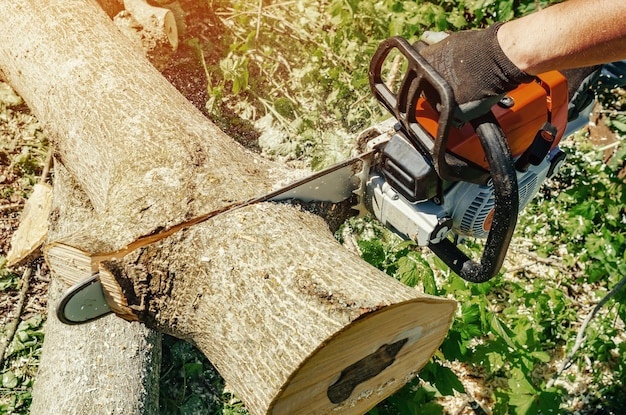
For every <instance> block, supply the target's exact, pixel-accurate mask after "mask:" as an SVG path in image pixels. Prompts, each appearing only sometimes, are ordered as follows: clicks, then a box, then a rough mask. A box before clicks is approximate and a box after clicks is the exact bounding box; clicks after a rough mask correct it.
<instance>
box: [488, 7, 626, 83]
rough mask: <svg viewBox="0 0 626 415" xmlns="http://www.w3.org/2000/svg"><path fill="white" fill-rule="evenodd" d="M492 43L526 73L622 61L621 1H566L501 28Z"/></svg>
mask: <svg viewBox="0 0 626 415" xmlns="http://www.w3.org/2000/svg"><path fill="white" fill-rule="evenodd" d="M498 42H499V43H500V46H501V47H502V50H503V51H504V53H505V54H506V55H507V56H508V58H509V59H510V60H511V61H512V62H513V63H514V64H516V65H517V66H518V67H519V68H520V69H521V70H523V71H525V72H526V73H528V74H531V75H536V74H539V73H541V72H546V71H549V70H553V69H568V68H577V67H583V66H590V65H596V64H600V63H607V62H614V61H618V60H622V59H626V2H625V1H623V0H569V1H566V2H564V3H560V4H557V5H554V6H552V7H548V8H546V9H544V10H542V11H540V12H537V13H534V14H531V15H528V16H526V17H522V18H520V19H517V20H513V21H511V22H508V23H506V24H504V25H503V26H502V27H501V28H500V30H499V31H498Z"/></svg>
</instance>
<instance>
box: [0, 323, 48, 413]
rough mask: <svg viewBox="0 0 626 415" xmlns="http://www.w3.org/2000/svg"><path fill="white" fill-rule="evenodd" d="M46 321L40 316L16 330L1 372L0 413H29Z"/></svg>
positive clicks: (22, 324) (21, 324)
mask: <svg viewBox="0 0 626 415" xmlns="http://www.w3.org/2000/svg"><path fill="white" fill-rule="evenodd" d="M43 321H44V317H43V316H42V315H40V314H36V315H34V316H32V317H30V318H29V319H27V320H25V321H22V322H21V323H20V324H19V325H18V327H17V329H16V331H15V335H14V336H13V341H12V342H11V344H10V345H9V347H8V349H7V352H6V354H5V356H6V360H5V361H4V363H3V366H2V369H1V371H0V413H11V414H27V413H28V412H29V411H28V408H29V406H30V402H31V400H32V396H31V389H32V386H33V381H34V379H35V375H36V373H37V366H38V362H39V359H40V358H41V346H42V343H43V332H42V330H41V329H42V326H43ZM3 331H4V330H2V332H1V333H0V334H4V333H3Z"/></svg>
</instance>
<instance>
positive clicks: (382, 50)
mask: <svg viewBox="0 0 626 415" xmlns="http://www.w3.org/2000/svg"><path fill="white" fill-rule="evenodd" d="M392 52H393V53H392ZM390 56H398V57H400V58H401V59H402V60H403V61H404V62H405V67H406V70H405V71H404V74H403V77H402V78H401V80H400V81H399V86H398V87H397V88H393V89H392V87H391V86H390V85H388V82H386V81H389V79H386V77H385V74H386V72H385V69H384V68H388V67H389V66H390V62H389V60H390V59H391V58H390ZM369 79H370V86H371V90H372V93H373V95H374V96H375V97H376V98H377V99H378V101H379V102H380V103H381V104H382V106H384V107H385V108H386V110H387V111H389V112H390V113H391V114H392V115H393V117H392V118H390V121H388V122H386V123H383V124H381V125H383V126H385V127H384V128H380V126H379V128H377V129H375V131H376V134H374V136H373V137H372V134H364V135H362V136H363V137H368V139H367V141H366V143H365V144H364V145H363V147H364V148H363V149H362V152H361V153H360V154H359V155H358V156H356V157H354V158H351V159H349V160H346V161H344V162H342V163H339V164H337V165H334V166H331V167H329V168H327V169H324V170H322V171H319V172H317V173H314V174H313V175H311V176H308V177H305V178H304V179H301V180H298V181H296V182H294V183H292V184H290V185H288V186H286V187H283V188H281V189H278V190H276V191H273V192H271V193H268V194H264V195H261V196H259V197H256V198H254V199H251V200H246V201H242V202H240V203H238V204H235V205H233V207H232V208H231V209H225V210H224V211H230V210H232V209H236V208H238V207H242V206H248V205H250V204H253V203H259V202H280V201H285V200H290V199H291V200H293V199H296V200H300V201H304V202H311V201H326V202H332V203H338V202H342V201H345V200H346V199H349V198H353V199H357V201H358V202H357V205H356V206H355V209H356V210H358V211H359V212H360V213H361V214H369V215H371V216H373V217H375V218H376V219H377V220H379V221H380V222H381V223H382V224H384V225H385V226H386V227H387V228H389V229H390V230H392V231H393V232H394V233H396V234H398V235H399V236H400V237H402V238H404V239H407V240H413V241H415V243H417V245H419V246H423V247H428V248H429V249H430V250H431V251H432V252H434V253H435V254H436V255H437V256H438V257H439V258H441V259H442V260H443V262H444V263H445V264H446V265H447V266H448V267H449V268H450V269H451V270H452V271H454V272H455V273H456V274H458V275H459V276H460V277H462V278H463V279H465V280H467V281H470V282H474V283H481V282H485V281H488V280H489V279H491V278H493V277H494V276H495V275H497V273H498V272H499V271H500V269H501V267H502V264H503V261H504V258H505V255H506V253H507V250H508V247H509V244H510V241H511V238H512V236H513V232H514V230H515V226H516V223H517V218H518V213H519V212H520V210H522V209H523V208H524V207H525V206H526V205H527V204H528V202H529V201H530V200H531V199H532V198H533V197H534V195H535V194H536V193H537V191H538V190H539V187H540V186H541V185H542V183H543V182H544V181H545V180H546V179H547V178H550V177H552V176H554V174H556V172H557V171H558V168H559V167H560V165H561V164H562V163H563V161H564V159H565V154H564V153H563V152H562V151H561V150H559V147H558V143H559V141H560V139H561V137H563V135H564V133H565V131H566V127H567V121H568V120H567V118H568V92H567V82H566V80H565V78H564V77H563V76H562V75H561V74H560V73H559V72H556V71H555V72H549V73H545V74H542V75H539V76H538V77H537V78H536V81H535V82H532V83H529V84H523V85H520V86H519V87H518V88H517V89H515V90H514V91H512V92H510V93H509V94H507V95H506V96H504V97H502V99H501V100H500V101H499V102H498V103H497V104H496V105H494V106H493V107H492V108H491V111H488V113H487V114H486V115H483V116H481V117H479V118H477V119H474V120H472V121H470V122H465V123H459V122H458V121H457V120H456V119H455V116H454V115H455V111H456V109H457V106H456V104H455V102H454V96H453V93H452V90H451V88H450V86H449V85H448V84H447V83H446V81H445V80H444V79H443V78H442V77H441V76H440V75H439V74H438V73H437V72H436V71H435V70H434V69H433V68H432V66H430V64H429V63H428V62H427V61H426V60H425V59H424V58H423V57H422V56H421V55H420V54H419V52H418V51H417V48H415V47H414V45H411V44H410V43H409V42H408V41H406V40H405V39H403V38H400V37H393V38H389V39H387V40H385V41H383V42H382V43H381V44H380V46H379V47H378V49H377V51H376V52H375V54H374V55H373V57H372V60H371V63H370V68H369ZM387 126H388V128H387ZM467 237H474V238H483V239H486V241H485V243H484V249H483V252H482V255H481V257H480V259H478V260H472V259H470V258H469V257H468V256H467V255H466V254H465V253H463V252H462V250H461V249H459V246H458V244H459V243H460V240H461V239H463V238H467ZM109 312H111V309H110V308H109V306H108V305H107V303H106V300H105V298H104V295H103V291H102V286H101V285H100V282H99V279H98V275H97V274H95V275H93V276H92V277H91V278H89V279H88V280H86V281H84V282H82V283H80V284H77V285H76V286H74V287H72V288H70V289H69V290H68V292H67V293H66V294H65V295H64V297H63V298H62V300H61V302H60V304H59V306H58V311H57V316H58V317H59V319H60V320H61V321H63V322H64V323H67V324H79V323H84V322H87V321H91V320H93V319H95V318H98V317H101V316H102V315H105V314H108V313H109Z"/></svg>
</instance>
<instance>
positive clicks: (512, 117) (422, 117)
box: [416, 71, 568, 169]
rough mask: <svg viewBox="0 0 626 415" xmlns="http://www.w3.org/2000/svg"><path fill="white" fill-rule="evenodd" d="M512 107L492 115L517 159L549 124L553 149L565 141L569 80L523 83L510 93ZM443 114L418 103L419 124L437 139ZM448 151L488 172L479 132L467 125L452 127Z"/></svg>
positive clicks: (550, 75)
mask: <svg viewBox="0 0 626 415" xmlns="http://www.w3.org/2000/svg"><path fill="white" fill-rule="evenodd" d="M507 97H508V99H507V101H508V102H510V103H511V104H512V105H509V106H507V107H505V106H504V105H502V104H496V105H494V106H493V107H492V112H493V113H494V115H495V116H496V118H497V119H498V122H499V124H500V127H501V128H502V131H503V132H504V135H505V137H506V138H507V140H508V144H509V147H510V149H511V154H512V155H513V158H517V157H519V156H520V155H521V154H522V153H523V152H524V151H525V150H526V149H527V148H528V147H529V146H530V145H531V144H532V142H533V140H534V138H535V136H536V134H537V132H538V131H539V130H540V129H541V127H542V126H543V125H544V123H546V122H550V123H551V124H552V125H554V126H555V127H556V128H557V136H556V137H555V139H554V142H553V144H552V148H554V147H555V146H556V145H557V144H558V143H559V141H560V140H561V138H562V136H563V133H564V131H565V127H566V126H567V109H568V108H567V104H568V92H567V81H566V80H565V77H564V76H563V75H562V74H561V73H560V72H557V71H552V72H547V73H544V74H541V75H539V76H538V77H537V81H535V82H531V83H528V84H521V85H520V86H519V87H517V88H516V89H515V90H513V91H511V92H510V93H508V94H507ZM438 118H439V114H438V113H437V112H436V111H435V110H433V109H432V107H431V106H430V104H428V103H427V102H426V100H425V99H423V98H420V99H419V100H418V103H417V111H416V119H417V122H418V123H419V124H420V125H421V126H422V127H423V128H425V129H426V131H428V132H429V133H430V134H431V135H432V136H433V137H436V136H437V127H438V124H437V123H438ZM447 150H448V151H449V152H451V153H453V154H454V155H456V156H457V157H459V158H462V159H464V160H467V161H469V162H471V163H473V164H475V165H477V166H480V167H482V168H484V169H488V165H487V161H486V159H485V152H484V151H483V148H482V145H481V144H480V141H479V139H478V137H477V136H476V132H475V131H474V129H473V128H472V126H471V125H470V124H469V123H467V124H464V125H463V126H462V127H460V128H454V127H451V128H450V133H449V138H448V146H447Z"/></svg>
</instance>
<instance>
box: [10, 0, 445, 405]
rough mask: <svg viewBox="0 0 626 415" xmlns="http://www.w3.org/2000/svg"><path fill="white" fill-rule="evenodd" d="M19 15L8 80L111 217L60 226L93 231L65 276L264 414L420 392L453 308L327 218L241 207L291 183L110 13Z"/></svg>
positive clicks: (13, 22)
mask: <svg viewBox="0 0 626 415" xmlns="http://www.w3.org/2000/svg"><path fill="white" fill-rule="evenodd" d="M3 6H4V9H6V12H5V16H4V19H3V20H2V22H0V30H2V32H3V33H8V36H7V37H8V39H6V40H5V41H4V42H3V43H2V44H1V45H0V67H1V68H2V71H3V72H4V74H5V76H6V78H7V80H8V81H9V83H11V84H12V85H13V87H14V88H15V89H16V90H17V91H18V92H19V93H20V94H21V95H22V96H23V97H24V100H25V101H26V102H27V103H28V104H29V106H30V107H31V109H32V110H33V112H34V113H35V114H36V115H37V116H38V118H39V120H40V121H42V122H43V124H44V125H45V127H46V128H47V129H48V132H49V133H50V135H51V137H53V140H52V141H53V145H54V146H55V156H56V157H57V160H59V162H60V163H62V165H63V166H64V168H65V169H67V171H68V173H69V174H70V175H71V177H72V178H73V179H74V180H75V181H76V182H77V183H78V185H79V186H80V188H81V189H82V190H83V191H84V192H85V195H86V196H87V197H88V199H89V201H90V203H91V205H92V206H93V210H94V213H93V215H92V216H91V217H90V219H89V220H87V221H82V220H80V219H79V220H76V219H75V218H72V217H61V216H59V217H55V220H57V221H66V222H68V223H73V224H75V225H76V226H77V228H76V229H75V230H74V231H73V232H71V233H68V234H65V235H63V236H59V238H58V239H57V240H55V241H53V242H51V243H49V244H48V245H47V247H46V259H47V260H48V262H49V264H50V266H51V268H52V269H53V270H54V272H55V273H56V274H57V275H59V276H60V277H61V278H62V279H63V280H64V281H65V282H66V283H68V284H73V283H76V282H78V281H80V280H82V279H84V278H86V277H88V276H90V275H91V274H92V273H93V272H99V273H100V278H101V280H102V281H103V284H104V285H105V289H106V291H107V295H108V298H109V301H110V302H111V303H112V305H113V306H114V309H115V310H116V313H118V315H120V316H123V317H124V318H126V319H135V320H139V321H141V322H143V323H145V324H146V325H147V326H148V327H152V328H156V329H158V330H160V331H164V332H167V333H169V334H172V335H174V336H177V337H180V338H183V339H186V340H189V341H190V342H192V343H194V344H195V345H196V346H197V347H198V348H199V349H200V350H202V352H203V353H205V354H206V355H207V357H208V358H209V359H210V360H211V361H212V363H214V364H215V366H216V367H217V368H218V370H219V371H220V373H221V374H222V376H223V377H224V378H225V380H226V382H227V383H228V384H229V385H230V387H231V388H232V389H233V390H235V391H236V392H237V393H238V394H239V396H240V398H241V399H242V400H243V401H244V402H245V403H246V406H247V408H248V409H249V410H250V412H251V413H253V414H261V413H281V414H295V413H307V414H311V413H330V412H331V411H335V410H343V411H344V412H345V413H363V412H365V411H366V410H367V409H369V408H370V407H372V406H374V405H375V404H376V403H377V402H379V401H380V400H382V399H384V398H385V397H386V396H388V395H389V394H391V393H392V392H394V391H395V390H397V389H398V388H400V387H401V386H402V385H403V384H405V383H406V382H407V381H408V380H410V379H411V378H412V377H413V376H415V375H416V374H417V372H418V371H419V369H420V368H421V367H422V366H423V365H424V364H425V363H426V361H427V360H428V359H429V358H430V357H431V356H432V354H433V353H434V351H435V350H436V348H437V347H438V345H439V344H440V342H441V341H442V339H443V337H444V336H445V334H446V332H447V330H448V327H449V325H450V323H451V320H452V316H453V314H454V310H455V304H454V302H452V301H449V300H446V299H441V298H433V297H427V296H424V295H421V294H420V293H418V292H416V291H415V290H413V289H410V288H408V287H406V286H404V285H402V284H400V283H399V282H397V281H396V280H394V279H392V278H390V277H388V276H387V275H385V274H384V273H382V272H380V271H378V270H376V269H374V268H373V267H371V266H369V265H367V264H366V263H365V262H363V261H362V260H361V259H360V258H358V257H356V256H354V255H353V254H352V253H350V252H348V251H346V250H344V249H342V248H341V247H340V246H339V244H338V243H337V242H336V241H335V240H334V238H333V237H332V234H331V233H330V232H329V230H328V228H327V227H326V226H325V224H324V222H323V221H322V220H321V219H320V218H319V217H317V216H314V215H312V214H310V213H306V212H302V211H301V210H299V209H298V208H297V207H295V206H292V205H286V204H275V203H256V204H245V203H241V202H242V201H246V200H250V199H252V198H254V197H255V196H257V195H260V194H263V193H265V192H267V191H269V190H270V189H271V188H272V186H274V185H275V183H276V182H277V180H278V179H279V178H280V179H284V178H285V177H286V176H290V175H291V172H289V171H288V170H286V169H285V168H284V167H282V166H279V165H276V164H274V163H270V162H268V161H266V160H264V159H262V158H261V157H259V156H258V155H255V154H253V153H250V152H249V151H247V150H245V149H244V148H243V147H241V146H239V145H238V144H236V143H235V142H234V141H233V140H231V139H230V138H229V137H227V136H226V135H225V134H224V133H222V132H221V131H220V130H219V129H218V128H216V127H215V126H214V125H213V124H212V123H210V122H209V121H208V120H207V119H206V118H205V117H203V116H202V114H201V113H200V112H199V111H198V110H196V109H195V108H194V107H193V106H192V105H191V104H190V103H189V102H188V101H186V100H185V99H184V98H183V97H182V96H181V95H180V94H179V93H178V92H177V91H176V90H175V89H174V88H173V87H172V86H171V85H170V84H169V83H168V82H167V81H166V80H165V79H164V78H163V77H162V76H161V75H160V74H159V73H158V71H156V70H155V69H154V67H153V66H151V65H150V64H149V62H148V61H147V60H146V59H145V57H143V56H142V55H141V54H140V53H138V52H137V51H136V50H135V48H134V47H133V46H132V45H131V44H130V43H129V42H128V41H127V40H126V39H125V38H124V37H123V36H122V35H121V34H120V33H119V31H118V30H117V29H116V28H115V27H114V26H113V24H112V22H111V21H110V19H109V18H108V17H107V16H106V14H104V13H103V12H102V10H101V9H99V8H98V7H97V5H96V4H95V3H94V2H92V1H80V0H50V1H48V2H47V3H46V7H45V8H42V7H40V6H39V4H38V3H37V2H33V1H31V2H24V1H18V0H3ZM233 207H237V208H235V209H233ZM218 213H219V214H218Z"/></svg>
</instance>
